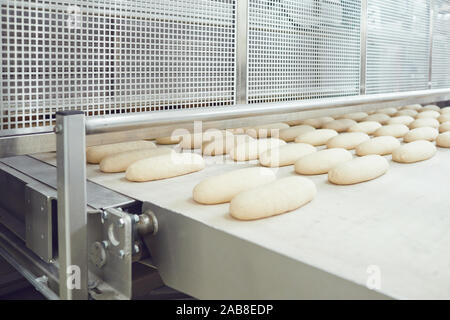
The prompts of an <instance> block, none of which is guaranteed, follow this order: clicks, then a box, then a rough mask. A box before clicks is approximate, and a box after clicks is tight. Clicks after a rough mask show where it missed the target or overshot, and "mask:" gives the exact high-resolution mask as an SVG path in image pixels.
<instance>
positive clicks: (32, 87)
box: [0, 0, 235, 135]
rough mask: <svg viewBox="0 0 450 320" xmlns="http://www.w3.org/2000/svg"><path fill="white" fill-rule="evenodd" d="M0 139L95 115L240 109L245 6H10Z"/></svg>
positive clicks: (223, 2)
mask: <svg viewBox="0 0 450 320" xmlns="http://www.w3.org/2000/svg"><path fill="white" fill-rule="evenodd" d="M0 4H1V26H0V27H1V46H2V57H1V61H0V63H1V72H2V81H1V88H0V90H1V94H2V97H1V103H0V115H1V117H0V129H1V132H0V135H8V134H13V133H24V132H29V131H45V130H48V129H50V128H51V125H52V121H53V116H54V112H55V111H58V110H64V109H77V110H84V111H86V112H87V114H88V115H99V114H112V113H125V112H127V113H128V112H142V111H157V110H163V109H178V108H192V107H205V106H218V105H231V104H233V103H234V101H235V97H234V90H235V88H234V87H235V63H234V59H235V39H234V34H235V30H234V29H235V18H234V17H235V0H151V1H145V0H144V1H138V0H129V1H119V0H117V1H113V0H109V1H105V0H104V1H92V0H90V1H37V0H31V1H0Z"/></svg>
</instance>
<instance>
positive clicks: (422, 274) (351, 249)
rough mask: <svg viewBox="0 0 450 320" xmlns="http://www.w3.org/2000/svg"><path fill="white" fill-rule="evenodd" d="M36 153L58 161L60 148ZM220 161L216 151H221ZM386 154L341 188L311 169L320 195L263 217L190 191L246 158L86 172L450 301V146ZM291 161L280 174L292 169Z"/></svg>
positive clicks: (244, 232) (332, 263)
mask: <svg viewBox="0 0 450 320" xmlns="http://www.w3.org/2000/svg"><path fill="white" fill-rule="evenodd" d="M37 158H39V159H41V160H44V161H47V162H53V163H54V154H41V155H38V156H37ZM217 158H218V157H217ZM390 158H391V157H390V156H387V159H389V163H390V168H389V171H388V172H387V173H386V174H385V175H383V176H382V177H380V178H378V179H375V180H372V181H369V182H365V183H360V184H356V185H350V186H336V185H332V184H330V183H329V182H328V181H327V175H317V176H311V177H310V178H311V179H312V180H313V181H314V182H315V184H316V186H317V190H318V193H317V196H316V198H315V199H314V200H313V201H312V202H311V203H309V204H307V205H305V206H304V207H302V208H300V209H298V210H295V211H293V212H290V213H287V214H282V215H279V216H275V217H271V218H267V219H262V220H258V221H249V222H243V221H237V220H234V219H233V218H231V217H230V215H229V214H228V207H229V204H221V205H210V206H205V205H200V204H197V203H195V202H194V201H193V199H192V189H193V188H194V186H195V185H196V184H197V183H198V182H199V181H201V180H202V179H204V178H206V177H209V176H213V175H217V174H220V173H223V172H227V171H230V170H235V169H237V168H243V167H249V166H254V165H257V162H256V161H252V162H250V163H234V162H230V161H228V162H227V163H226V164H211V162H212V159H214V157H210V158H206V159H207V161H208V165H207V167H206V168H205V169H204V170H202V171H200V172H196V173H193V174H188V175H185V176H180V177H176V178H171V179H166V180H160V181H153V182H145V183H132V182H128V181H127V180H126V179H125V178H124V174H123V173H120V174H104V173H101V172H100V171H99V169H98V166H96V165H88V170H87V174H88V178H89V179H90V180H91V181H94V182H96V183H99V184H101V185H103V186H105V187H107V188H110V189H112V190H115V191H117V192H120V193H123V194H125V195H127V196H129V197H132V198H135V199H138V200H141V201H147V202H151V203H154V204H156V205H158V206H160V207H163V208H166V209H169V210H171V211H174V212H178V213H179V214H182V215H185V216H187V217H190V218H191V219H195V220H198V221H200V222H202V223H204V224H206V225H208V226H211V227H213V228H216V229H219V230H223V231H224V232H226V233H228V234H231V235H233V236H236V237H239V238H242V239H245V240H248V241H250V242H253V243H257V244H258V245H260V246H263V247H266V248H268V249H270V250H274V251H276V252H278V253H280V254H283V255H286V256H288V257H291V258H293V259H295V260H299V261H301V262H303V263H305V264H309V265H312V266H314V267H316V268H319V269H321V270H324V271H327V272H329V273H332V274H335V275H337V276H339V277H342V278H344V279H347V280H350V281H352V282H355V283H358V284H361V285H366V283H367V281H368V279H369V276H370V275H371V274H372V275H374V273H372V272H377V271H379V272H380V274H379V275H380V277H379V279H380V283H379V284H380V289H379V291H380V292H381V293H382V294H385V295H387V296H390V297H393V298H401V299H421V298H425V299H435V298H437V299H442V298H446V299H449V298H450V149H443V148H438V153H437V154H436V156H435V157H433V158H432V159H430V160H427V161H423V162H418V163H414V164H399V163H395V162H392V161H391V160H390ZM293 170H294V169H293V166H287V167H283V168H280V169H278V170H277V171H276V174H277V176H278V177H279V178H281V177H287V176H291V175H295V173H294V171H293Z"/></svg>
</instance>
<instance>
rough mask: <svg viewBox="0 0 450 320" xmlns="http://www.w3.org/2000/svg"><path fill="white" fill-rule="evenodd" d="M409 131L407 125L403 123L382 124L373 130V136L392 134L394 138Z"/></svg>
mask: <svg viewBox="0 0 450 320" xmlns="http://www.w3.org/2000/svg"><path fill="white" fill-rule="evenodd" d="M408 131H409V129H408V127H407V126H405V125H404V124H388V125H386V126H382V127H381V128H379V129H378V130H377V131H375V132H374V136H376V137H379V136H393V137H396V138H401V137H403V136H404V135H405V134H406V133H407V132H408Z"/></svg>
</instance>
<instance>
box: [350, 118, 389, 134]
mask: <svg viewBox="0 0 450 320" xmlns="http://www.w3.org/2000/svg"><path fill="white" fill-rule="evenodd" d="M378 128H381V124H380V123H379V122H376V121H362V122H359V123H357V124H355V125H353V126H351V127H350V128H349V129H348V132H364V133H367V134H372V133H374V132H375V131H377V129H378Z"/></svg>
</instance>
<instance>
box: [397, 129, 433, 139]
mask: <svg viewBox="0 0 450 320" xmlns="http://www.w3.org/2000/svg"><path fill="white" fill-rule="evenodd" d="M438 134H439V132H438V130H437V129H435V128H431V127H420V128H415V129H412V130H411V131H409V132H408V133H407V134H405V136H404V137H403V141H404V142H412V141H416V140H428V141H434V140H435V139H436V137H437V136H438Z"/></svg>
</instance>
